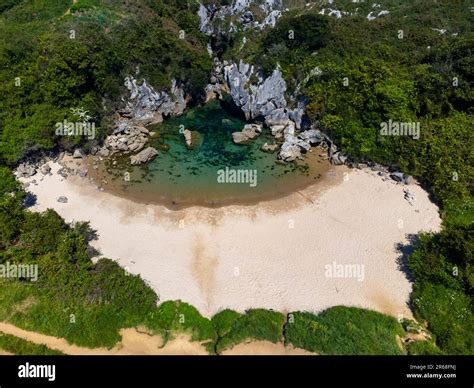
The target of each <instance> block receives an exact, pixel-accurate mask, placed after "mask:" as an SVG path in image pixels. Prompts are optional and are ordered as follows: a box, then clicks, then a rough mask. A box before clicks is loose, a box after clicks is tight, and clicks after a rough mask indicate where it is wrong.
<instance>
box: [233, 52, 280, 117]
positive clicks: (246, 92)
mask: <svg viewBox="0 0 474 388" xmlns="http://www.w3.org/2000/svg"><path fill="white" fill-rule="evenodd" d="M225 77H226V81H227V84H228V85H229V88H230V94H231V96H232V99H233V101H234V103H235V104H236V105H237V106H238V107H239V108H241V109H242V111H243V112H244V114H245V117H246V118H247V120H251V119H254V118H256V117H259V116H263V117H265V116H268V115H269V114H271V113H272V112H273V111H274V110H275V109H279V108H286V105H287V104H286V100H285V92H286V82H285V80H284V79H283V77H282V74H281V72H280V70H279V69H275V70H274V71H273V73H272V75H271V76H270V77H268V78H266V79H264V78H263V77H262V76H261V75H260V74H257V73H256V71H255V69H254V67H253V66H250V65H248V64H246V63H244V62H243V61H240V64H239V65H238V66H237V65H236V64H230V65H228V66H226V67H225ZM251 78H252V79H256V80H257V83H252V82H251Z"/></svg>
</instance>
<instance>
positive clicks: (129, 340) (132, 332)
mask: <svg viewBox="0 0 474 388" xmlns="http://www.w3.org/2000/svg"><path fill="white" fill-rule="evenodd" d="M0 332H2V333H5V334H10V335H13V336H15V337H18V338H21V339H24V340H26V341H29V342H33V343H35V344H38V345H46V346H47V347H48V348H50V349H54V350H59V351H61V352H63V353H65V354H68V355H104V356H111V355H207V354H208V353H207V351H206V349H205V348H204V347H203V346H202V345H201V344H200V343H198V342H191V341H190V338H189V336H188V335H184V334H181V335H179V336H177V338H175V339H173V340H171V341H168V343H167V344H166V346H164V347H163V339H162V338H161V337H160V336H155V335H149V334H146V333H142V332H139V331H137V330H136V329H122V330H121V331H120V334H121V336H122V341H121V342H120V343H118V344H117V345H116V346H115V347H113V348H112V349H106V348H96V349H89V348H84V347H80V346H77V345H71V344H70V343H69V342H67V341H66V340H65V339H63V338H57V337H53V336H49V335H45V334H40V333H36V332H33V331H28V330H24V329H20V328H19V327H16V326H14V325H12V324H10V323H6V322H0Z"/></svg>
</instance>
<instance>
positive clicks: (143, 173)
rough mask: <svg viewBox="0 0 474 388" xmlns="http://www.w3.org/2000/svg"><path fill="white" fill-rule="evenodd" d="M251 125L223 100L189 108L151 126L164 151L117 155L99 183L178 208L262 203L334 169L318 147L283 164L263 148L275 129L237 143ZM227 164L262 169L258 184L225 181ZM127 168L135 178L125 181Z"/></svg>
mask: <svg viewBox="0 0 474 388" xmlns="http://www.w3.org/2000/svg"><path fill="white" fill-rule="evenodd" d="M245 124H246V123H245V122H244V121H242V120H241V119H240V118H239V117H236V116H233V115H231V114H230V113H228V112H227V111H226V110H224V109H223V108H222V107H221V106H220V103H219V101H212V102H210V103H208V104H206V105H205V106H202V107H197V108H193V109H189V110H188V111H187V112H185V114H184V115H182V116H180V117H176V118H171V119H168V120H165V122H163V123H162V124H157V125H155V126H153V127H150V128H149V129H150V130H152V131H155V132H157V133H158V136H156V137H155V138H153V139H151V140H150V141H149V144H148V145H150V146H152V147H155V148H156V149H158V151H159V155H158V156H157V157H156V158H155V159H154V160H153V161H152V162H150V163H149V164H148V165H146V166H130V164H129V156H130V155H126V156H119V155H117V156H115V155H114V157H115V159H113V158H112V159H109V160H107V161H106V162H105V163H104V164H103V165H101V167H100V169H99V172H98V175H97V176H95V178H96V181H97V182H100V181H101V180H102V179H104V178H105V179H106V180H107V181H108V184H107V185H105V186H103V187H104V188H105V189H106V190H108V191H112V192H114V193H115V194H118V195H122V196H126V197H129V198H132V199H134V200H137V201H140V202H146V203H160V204H164V205H166V206H167V207H169V208H176V209H178V208H183V207H189V206H193V205H201V206H208V207H218V206H223V205H229V204H234V203H235V204H237V203H256V202H258V201H261V200H265V199H270V198H275V197H279V196H283V195H286V194H289V193H290V192H293V191H296V190H298V189H300V188H302V187H305V186H308V185H309V184H312V183H315V182H316V181H317V180H318V179H320V177H321V175H322V174H323V173H324V172H326V171H327V170H328V168H329V167H328V166H329V164H328V163H327V162H326V161H322V160H321V159H320V158H318V157H317V156H316V154H318V153H319V151H318V150H315V151H314V152H313V154H312V155H310V156H311V157H308V158H307V159H306V160H305V161H304V162H301V163H299V164H296V163H290V164H286V165H282V164H279V163H277V162H276V153H273V154H271V153H265V152H262V151H261V150H260V146H261V145H262V144H263V143H265V142H268V143H269V144H272V143H274V139H273V137H272V136H271V135H270V133H269V130H265V129H264V131H263V133H262V134H261V135H260V136H259V137H257V138H256V139H254V140H252V141H251V142H250V143H249V144H245V145H236V144H234V143H233V141H232V132H235V131H240V130H242V128H243V126H244V125H245ZM184 128H186V129H189V130H192V131H196V132H198V134H199V135H198V138H199V141H198V145H197V146H196V147H195V149H188V148H187V147H186V144H185V140H184V136H183V135H182V131H181V133H180V129H181V130H182V129H184ZM114 160H115V165H114ZM226 168H228V169H231V170H232V169H233V170H237V169H240V170H247V171H251V172H252V173H255V172H256V177H257V179H256V185H253V184H251V182H250V181H247V182H244V183H219V182H218V174H219V170H225V169H226ZM126 172H128V173H129V174H130V175H129V176H130V181H125V179H124V176H125V173H126ZM252 186H254V187H252Z"/></svg>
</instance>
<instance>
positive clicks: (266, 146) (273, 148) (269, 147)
mask: <svg viewBox="0 0 474 388" xmlns="http://www.w3.org/2000/svg"><path fill="white" fill-rule="evenodd" d="M260 149H261V150H262V151H263V152H269V153H273V152H275V151H276V150H277V149H278V144H268V143H265V144H262V146H261V147H260Z"/></svg>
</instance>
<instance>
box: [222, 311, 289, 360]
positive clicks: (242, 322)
mask: <svg viewBox="0 0 474 388" xmlns="http://www.w3.org/2000/svg"><path fill="white" fill-rule="evenodd" d="M226 311H227V312H226ZM226 311H224V312H221V313H219V314H217V315H216V316H215V317H214V318H213V322H214V323H215V324H216V323H217V328H218V330H219V332H220V333H221V334H220V338H219V342H218V343H217V347H216V350H217V352H221V351H223V350H225V349H228V348H231V347H233V346H235V345H237V344H239V343H242V342H245V341H248V340H258V341H270V342H273V343H277V342H282V341H283V336H282V330H283V323H284V320H285V316H284V315H283V314H282V313H279V312H275V311H269V310H262V309H255V310H248V311H247V312H246V313H245V314H244V315H241V316H236V315H235V314H232V313H230V312H229V311H228V310H226ZM223 314H225V315H223Z"/></svg>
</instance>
